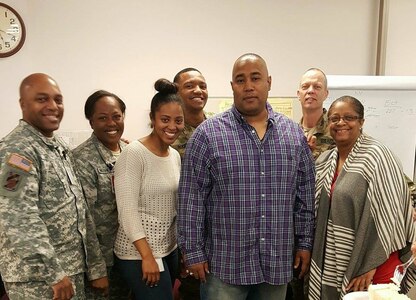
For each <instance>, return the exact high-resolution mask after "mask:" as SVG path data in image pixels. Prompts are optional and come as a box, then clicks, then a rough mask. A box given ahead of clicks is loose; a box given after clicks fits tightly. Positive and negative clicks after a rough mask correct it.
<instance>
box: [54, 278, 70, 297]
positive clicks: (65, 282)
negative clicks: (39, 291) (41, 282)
mask: <svg viewBox="0 0 416 300" xmlns="http://www.w3.org/2000/svg"><path fill="white" fill-rule="evenodd" d="M52 290H53V300H69V299H71V298H72V296H74V288H73V287H72V281H71V279H69V277H68V276H65V277H64V278H62V280H61V281H59V282H58V283H56V284H54V285H53V286H52Z"/></svg>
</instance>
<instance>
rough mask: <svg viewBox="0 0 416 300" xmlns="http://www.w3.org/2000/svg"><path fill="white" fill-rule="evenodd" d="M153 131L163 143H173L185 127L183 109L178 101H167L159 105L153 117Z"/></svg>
mask: <svg viewBox="0 0 416 300" xmlns="http://www.w3.org/2000/svg"><path fill="white" fill-rule="evenodd" d="M151 122H152V126H153V133H154V134H155V135H156V136H157V137H158V139H159V141H160V142H161V144H164V145H171V144H173V142H175V140H176V139H177V138H178V136H179V134H180V133H181V132H182V130H183V129H184V127H185V123H184V115H183V109H182V106H181V105H180V103H178V102H167V103H164V104H162V105H160V106H159V107H158V109H157V110H156V111H155V114H154V117H153V118H151Z"/></svg>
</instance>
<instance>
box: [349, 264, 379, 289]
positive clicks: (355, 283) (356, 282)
mask: <svg viewBox="0 0 416 300" xmlns="http://www.w3.org/2000/svg"><path fill="white" fill-rule="evenodd" d="M375 273H376V269H372V270H371V271H368V272H367V273H365V274H363V275H361V276H358V277H355V278H354V279H353V280H351V282H350V284H349V285H348V286H347V292H349V291H351V290H352V291H354V292H356V291H366V290H368V286H369V285H370V284H371V282H372V281H373V277H374V274H375Z"/></svg>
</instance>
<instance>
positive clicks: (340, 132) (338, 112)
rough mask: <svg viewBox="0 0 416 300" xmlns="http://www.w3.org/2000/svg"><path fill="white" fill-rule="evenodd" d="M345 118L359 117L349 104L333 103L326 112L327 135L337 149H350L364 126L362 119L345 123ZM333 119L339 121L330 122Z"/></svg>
mask: <svg viewBox="0 0 416 300" xmlns="http://www.w3.org/2000/svg"><path fill="white" fill-rule="evenodd" d="M347 116H351V117H360V114H359V112H357V111H356V110H355V107H354V105H353V104H352V103H351V102H348V101H339V102H336V103H334V104H333V105H332V106H331V108H330V110H329V111H328V119H329V125H328V126H329V133H330V134H331V136H332V138H333V139H334V141H335V143H336V145H337V147H338V148H340V147H344V148H350V149H352V147H353V146H354V144H355V142H356V141H357V139H358V137H359V136H360V134H361V128H362V126H363V124H364V120H363V119H362V118H358V119H353V120H351V121H346V120H345V117H347ZM334 117H337V118H334ZM333 118H334V119H339V121H338V122H332V121H331V119H333Z"/></svg>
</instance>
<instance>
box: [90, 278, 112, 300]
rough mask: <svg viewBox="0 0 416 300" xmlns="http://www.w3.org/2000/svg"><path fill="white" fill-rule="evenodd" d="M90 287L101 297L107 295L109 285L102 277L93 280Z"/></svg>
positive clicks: (106, 279)
mask: <svg viewBox="0 0 416 300" xmlns="http://www.w3.org/2000/svg"><path fill="white" fill-rule="evenodd" d="M90 284H91V287H92V288H93V289H95V290H98V291H99V292H100V293H101V294H102V295H103V296H107V295H108V289H109V285H110V284H109V283H108V277H107V276H106V277H102V278H98V279H95V280H91V282H90Z"/></svg>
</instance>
